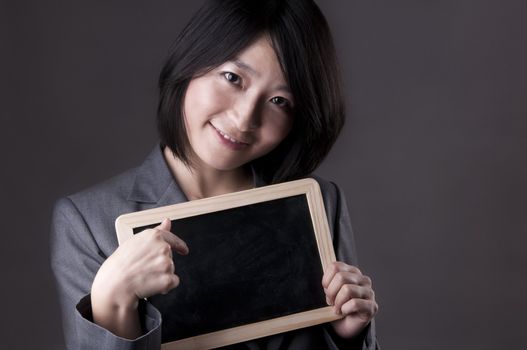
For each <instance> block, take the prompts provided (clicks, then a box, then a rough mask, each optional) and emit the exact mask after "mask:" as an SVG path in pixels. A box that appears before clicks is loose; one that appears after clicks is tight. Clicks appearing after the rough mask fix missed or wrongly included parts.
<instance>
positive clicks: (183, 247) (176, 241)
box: [159, 230, 189, 255]
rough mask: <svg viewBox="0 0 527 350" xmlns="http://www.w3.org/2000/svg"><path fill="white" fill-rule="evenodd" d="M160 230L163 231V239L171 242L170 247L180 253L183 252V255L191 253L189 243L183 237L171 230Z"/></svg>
mask: <svg viewBox="0 0 527 350" xmlns="http://www.w3.org/2000/svg"><path fill="white" fill-rule="evenodd" d="M159 231H160V232H161V233H162V235H163V239H164V240H165V241H166V242H167V243H168V244H170V247H171V248H172V250H175V251H176V252H177V253H178V254H181V255H187V254H188V253H189V249H188V246H187V244H186V243H185V241H183V240H182V239H181V238H179V237H178V236H176V235H175V234H173V233H172V232H170V231H166V230H159Z"/></svg>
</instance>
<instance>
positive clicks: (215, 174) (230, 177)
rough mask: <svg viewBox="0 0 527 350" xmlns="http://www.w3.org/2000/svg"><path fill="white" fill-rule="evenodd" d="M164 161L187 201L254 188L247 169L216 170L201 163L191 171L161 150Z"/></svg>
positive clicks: (166, 150)
mask: <svg viewBox="0 0 527 350" xmlns="http://www.w3.org/2000/svg"><path fill="white" fill-rule="evenodd" d="M163 154H164V157H165V161H166V162H167V164H168V167H169V168H170V171H171V173H172V175H173V176H174V178H175V179H176V181H177V183H178V185H179V187H180V188H181V190H182V191H183V193H184V194H185V195H186V197H187V198H188V200H194V199H201V198H207V197H212V196H218V195H220V194H226V193H231V192H236V191H242V190H247V189H250V188H253V187H254V179H253V174H252V171H251V170H250V169H249V168H247V167H240V168H238V169H234V170H218V169H214V168H212V167H210V166H207V165H206V164H203V163H198V164H196V165H195V168H194V169H193V171H191V170H189V169H188V168H187V167H186V166H185V164H183V162H182V161H181V160H179V159H178V158H176V157H174V155H173V153H172V151H171V150H170V148H168V147H165V148H164V150H163Z"/></svg>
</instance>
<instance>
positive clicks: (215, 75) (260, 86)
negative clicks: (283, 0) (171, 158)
mask: <svg viewBox="0 0 527 350" xmlns="http://www.w3.org/2000/svg"><path fill="white" fill-rule="evenodd" d="M268 40H269V39H268V38H267V37H265V36H262V37H261V38H260V39H258V40H257V41H255V42H254V43H253V44H252V45H250V46H248V47H247V48H246V49H244V50H243V51H241V52H240V53H239V54H238V55H237V56H236V57H235V58H233V59H232V60H231V61H227V62H225V63H224V64H222V65H220V66H219V67H217V68H215V69H213V70H211V71H210V72H208V73H206V74H205V75H202V76H199V77H197V78H194V79H192V80H191V81H190V83H189V86H188V88H187V92H186V95H185V99H184V116H185V125H186V128H187V135H188V138H189V141H190V145H191V146H192V149H193V151H194V153H195V154H196V155H197V158H198V159H197V161H198V163H202V165H208V166H210V167H213V168H215V169H218V170H234V169H236V168H238V167H240V166H242V165H244V164H246V163H247V162H250V161H252V160H254V159H256V158H259V157H261V156H263V155H265V154H267V153H268V152H270V151H271V150H272V149H273V148H275V147H276V146H277V145H278V144H279V143H280V142H281V141H282V140H283V139H284V138H285V137H286V136H287V134H288V133H289V131H290V130H291V127H292V125H293V109H294V101H293V96H292V94H291V92H290V91H289V88H288V86H287V84H286V82H285V79H284V77H283V74H282V70H281V69H280V64H279V63H278V59H277V57H276V54H275V52H274V50H273V48H272V47H271V46H270V44H269V41H268Z"/></svg>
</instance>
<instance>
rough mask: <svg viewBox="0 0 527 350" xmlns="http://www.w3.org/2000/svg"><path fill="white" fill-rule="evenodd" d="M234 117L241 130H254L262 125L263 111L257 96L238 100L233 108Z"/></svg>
mask: <svg viewBox="0 0 527 350" xmlns="http://www.w3.org/2000/svg"><path fill="white" fill-rule="evenodd" d="M233 112H234V113H233V119H234V123H235V125H236V127H237V128H238V130H240V131H242V132H243V131H252V130H254V129H256V128H258V127H259V126H260V119H261V116H260V114H261V111H260V107H259V102H258V100H257V99H256V98H253V99H251V98H245V99H240V100H239V101H237V103H236V104H235V106H234V108H233Z"/></svg>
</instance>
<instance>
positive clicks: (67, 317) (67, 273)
mask: <svg viewBox="0 0 527 350" xmlns="http://www.w3.org/2000/svg"><path fill="white" fill-rule="evenodd" d="M50 243H51V247H50V248H51V269H52V271H53V274H54V276H55V280H56V283H57V289H58V294H59V301H60V306H61V312H62V323H63V331H64V338H65V342H66V346H67V348H68V349H71V350H73V349H75V350H76V349H93V350H95V349H97V350H104V349H116V350H154V349H156V350H157V349H159V348H160V344H161V328H160V325H161V315H160V313H159V312H158V310H157V309H155V308H154V307H153V306H152V305H151V304H150V303H148V302H144V301H142V302H141V303H140V307H139V313H140V319H141V326H142V328H143V335H142V336H141V337H139V338H137V339H135V340H128V339H124V338H121V337H118V336H116V335H114V334H113V333H111V332H110V331H108V330H106V329H105V328H102V327H100V326H98V325H97V324H95V323H93V322H92V313H91V303H90V294H89V293H90V290H91V285H92V282H93V279H94V277H95V274H96V273H97V271H98V270H99V267H100V266H101V264H102V263H103V262H104V260H105V259H106V256H105V255H104V254H103V253H102V252H101V250H100V249H99V246H98V244H97V242H96V240H95V238H94V237H93V234H92V233H91V231H90V229H89V226H88V224H87V222H86V221H85V220H84V218H83V216H82V214H81V213H80V212H79V210H78V209H77V208H76V206H75V204H74V203H73V202H72V200H71V199H69V198H62V199H60V200H59V201H57V203H56V204H55V207H54V210H53V218H52V224H51V239H50Z"/></svg>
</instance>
